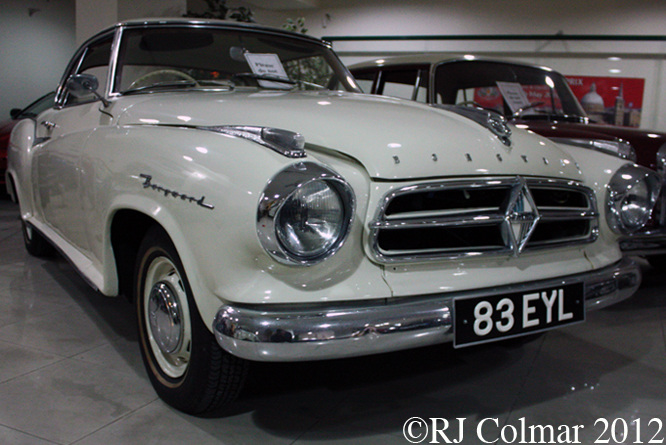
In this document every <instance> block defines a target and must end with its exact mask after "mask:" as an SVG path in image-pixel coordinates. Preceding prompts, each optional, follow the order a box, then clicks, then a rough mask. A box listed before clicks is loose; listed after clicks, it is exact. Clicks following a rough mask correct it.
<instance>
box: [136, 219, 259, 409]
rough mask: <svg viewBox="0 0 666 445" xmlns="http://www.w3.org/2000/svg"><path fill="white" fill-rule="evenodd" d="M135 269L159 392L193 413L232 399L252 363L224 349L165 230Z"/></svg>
mask: <svg viewBox="0 0 666 445" xmlns="http://www.w3.org/2000/svg"><path fill="white" fill-rule="evenodd" d="M136 271H137V273H136V281H135V286H136V297H137V298H136V299H135V303H136V307H137V313H138V323H139V339H140V345H141V354H142V357H143V361H144V364H145V366H146V370H147V372H148V376H149V378H150V381H151V383H152V384H153V387H154V388H155V391H156V392H157V394H158V395H159V396H160V397H161V398H162V399H163V400H164V401H165V402H167V403H168V404H170V405H171V406H173V407H174V408H177V409H179V410H181V411H184V412H187V413H190V414H201V413H204V412H206V411H212V410H215V409H217V408H220V407H221V406H222V405H224V404H225V403H228V402H231V401H233V400H234V399H235V398H236V397H237V396H238V394H239V393H240V390H241V388H242V385H243V383H244V380H245V377H246V375H247V372H248V362H247V361H245V360H243V359H240V358H237V357H234V356H232V355H230V354H229V353H227V352H225V351H223V350H222V348H220V346H219V345H218V344H217V341H216V340H215V336H214V335H213V334H212V333H211V332H210V330H209V329H208V328H207V327H206V326H205V324H204V322H203V321H202V319H201V316H200V315H199V311H198V310H197V306H196V304H195V302H194V299H193V298H192V291H191V289H190V285H189V282H188V281H187V277H186V276H185V272H184V269H183V266H182V263H181V261H180V258H179V256H178V253H177V252H176V249H175V247H174V246H173V244H172V242H171V240H170V239H169V237H168V236H167V234H166V233H165V232H164V231H163V230H161V229H160V228H157V227H155V228H153V229H151V230H149V231H148V233H147V235H146V237H145V238H144V240H143V242H142V243H141V247H140V249H139V255H138V258H137V268H136Z"/></svg>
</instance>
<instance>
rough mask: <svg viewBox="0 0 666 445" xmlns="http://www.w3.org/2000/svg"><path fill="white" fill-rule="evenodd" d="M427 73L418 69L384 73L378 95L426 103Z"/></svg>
mask: <svg viewBox="0 0 666 445" xmlns="http://www.w3.org/2000/svg"><path fill="white" fill-rule="evenodd" d="M427 73H428V72H427V71H426V70H421V69H418V68H410V69H401V70H391V71H384V72H383V73H382V79H381V85H380V86H379V91H380V92H381V93H380V94H383V95H384V96H392V97H399V98H401V99H409V100H417V101H419V102H426V101H427V98H428V94H427V93H428V89H427V85H428V77H427V76H428V74H427Z"/></svg>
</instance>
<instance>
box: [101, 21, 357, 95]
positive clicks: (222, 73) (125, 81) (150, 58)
mask: <svg viewBox="0 0 666 445" xmlns="http://www.w3.org/2000/svg"><path fill="white" fill-rule="evenodd" d="M353 82H354V81H353V78H352V77H351V75H350V74H349V72H348V71H347V69H346V68H345V67H344V65H342V63H341V62H340V61H339V59H338V58H337V56H336V55H335V54H334V53H333V52H332V51H331V50H330V49H328V48H327V47H326V46H324V45H320V44H318V43H317V42H314V41H308V40H306V39H302V38H297V37H293V38H292V37H289V36H285V35H281V34H277V33H276V34H272V33H268V32H261V31H254V30H251V29H248V30H246V29H224V28H212V27H185V26H182V27H179V26H175V27H161V28H160V27H156V28H139V29H131V28H130V29H126V30H124V31H123V34H122V41H121V45H120V50H119V55H118V65H117V68H116V75H115V78H114V87H113V91H114V92H120V93H125V94H128V93H134V92H143V91H156V90H160V89H175V88H198V89H211V88H212V89H225V88H226V89H231V88H237V87H253V88H270V89H283V90H284V89H295V88H296V89H331V90H346V91H358V90H357V89H356V86H355V84H354V83H353Z"/></svg>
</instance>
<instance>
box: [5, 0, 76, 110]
mask: <svg viewBox="0 0 666 445" xmlns="http://www.w3.org/2000/svg"><path fill="white" fill-rule="evenodd" d="M74 1H75V0H57V1H55V0H54V1H47V0H31V1H25V0H2V12H1V13H0V119H1V120H4V119H8V118H9V111H10V110H11V109H12V108H23V107H24V106H26V105H28V104H29V103H30V102H32V101H33V100H34V99H37V98H38V97H39V96H41V95H43V94H46V93H48V92H49V91H51V90H53V89H55V87H56V85H57V84H58V82H59V81H60V76H62V73H63V71H64V69H65V64H66V63H67V61H68V60H69V58H70V57H71V55H72V52H73V51H74V46H75V44H74ZM29 8H35V9H39V11H32V16H30V15H29Z"/></svg>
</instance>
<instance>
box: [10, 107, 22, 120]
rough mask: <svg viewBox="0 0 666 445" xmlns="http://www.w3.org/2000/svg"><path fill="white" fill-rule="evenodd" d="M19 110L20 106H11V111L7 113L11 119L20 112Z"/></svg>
mask: <svg viewBox="0 0 666 445" xmlns="http://www.w3.org/2000/svg"><path fill="white" fill-rule="evenodd" d="M21 111H23V110H22V109H21V108H12V111H10V112H9V115H10V116H11V118H12V119H16V118H17V117H19V115H20V114H21Z"/></svg>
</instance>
